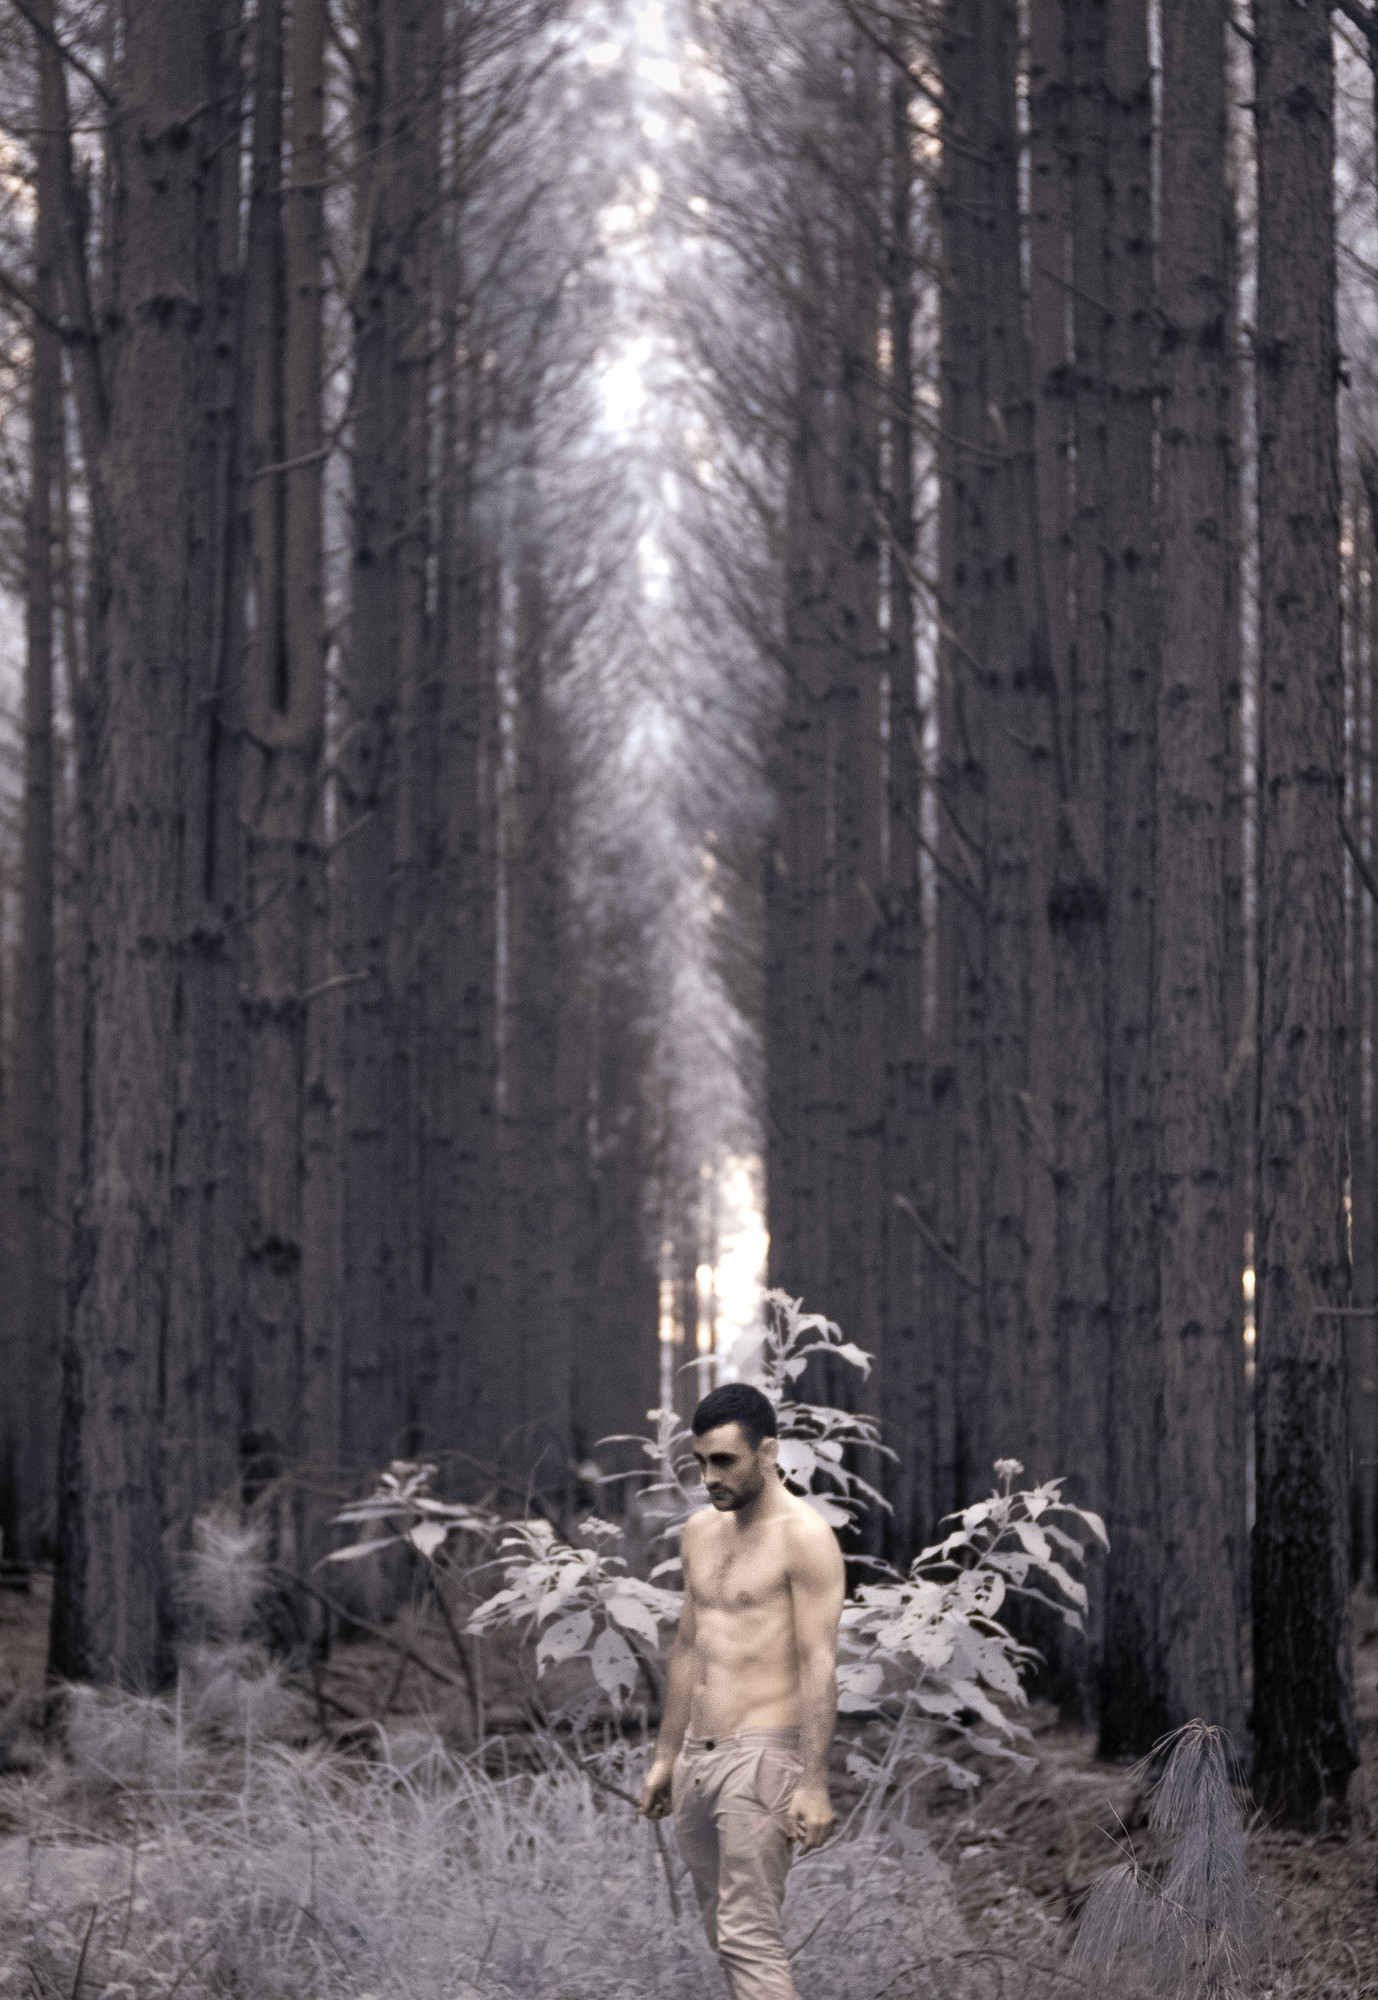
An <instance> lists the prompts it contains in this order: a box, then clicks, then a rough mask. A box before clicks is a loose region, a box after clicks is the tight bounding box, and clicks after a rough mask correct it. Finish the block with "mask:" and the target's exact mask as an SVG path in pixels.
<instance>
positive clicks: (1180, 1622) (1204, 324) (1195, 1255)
mask: <svg viewBox="0 0 1378 2000" xmlns="http://www.w3.org/2000/svg"><path fill="white" fill-rule="evenodd" d="M1225 33H1226V30H1225V27H1224V24H1223V23H1222V22H1221V21H1220V20H1219V19H1218V18H1217V17H1215V16H1213V15H1211V13H1210V12H1209V11H1203V10H1202V9H1201V8H1199V7H1195V6H1193V5H1192V4H1191V0H1165V4H1164V6H1163V10H1162V34H1163V42H1162V51H1163V56H1162V59H1163V114H1162V156H1161V183H1160V185H1161V197H1160V198H1161V203H1162V223H1161V235H1162V250H1161V270H1160V279H1159V312H1160V323H1161V329H1162V331H1161V341H1162V353H1161V359H1160V367H1159V380H1160V383H1161V385H1162V387H1161V395H1162V412H1163V414H1162V432H1161V444H1160V458H1159V488H1158V508H1159V515H1158V550H1159V606H1160V614H1159V615H1160V619H1161V625H1160V636H1161V643H1162V659H1163V678H1162V686H1161V689H1160V693H1159V702H1158V719H1157V727H1158V756H1159V760H1160V778H1159V793H1158V823H1157V842H1158V846H1157V867H1156V876H1155V883H1156V910H1155V929H1156V951H1157V981H1156V988H1155V1020H1154V1053H1155V1058H1156V1060H1155V1064H1154V1071H1155V1076H1154V1081H1155V1086H1156V1092H1157V1147H1158V1171H1157V1188H1158V1195H1157V1212H1158V1273H1159V1287H1160V1312H1161V1329H1162V1332H1161V1338H1162V1358H1163V1391H1164V1409H1163V1470H1162V1476H1161V1478H1160V1482H1159V1491H1160V1496H1161V1500H1160V1504H1161V1508H1162V1517H1161V1527H1160V1537H1161V1541H1162V1543H1163V1546H1164V1547H1165V1548H1166V1549H1167V1550H1169V1551H1170V1552H1171V1559H1170V1560H1169V1561H1168V1562H1166V1563H1165V1564H1164V1567H1163V1577H1162V1592H1163V1596H1162V1601H1161V1608H1160V1613H1159V1616H1160V1621H1161V1632H1162V1640H1161V1644H1162V1672H1163V1676H1164V1689H1163V1699H1164V1703H1165V1706H1166V1709H1167V1714H1168V1718H1169V1720H1170V1721H1171V1722H1172V1723H1173V1724H1174V1725H1175V1724H1178V1723H1182V1722H1187V1721H1190V1720H1191V1719H1192V1718H1193V1717H1200V1718H1202V1719H1203V1720H1205V1721H1207V1722H1213V1723H1215V1724H1217V1725H1218V1726H1219V1727H1221V1728H1224V1729H1227V1730H1229V1731H1230V1733H1231V1735H1232V1736H1233V1738H1234V1740H1235V1741H1236V1742H1242V1741H1243V1731H1244V1721H1245V1717H1244V1676H1243V1659H1242V1649H1241V1639H1242V1633H1243V1618H1244V1611H1245V1560H1244V1436H1243V1410H1244V1398H1243V1390H1244V1353H1243V1344H1242V1342H1241V1340H1240V1328H1239V1304H1238V1293H1239V1282H1238V1266H1239V1261H1240V1259H1239V1245H1238V1244H1237V1243H1235V1242H1234V1241H1233V1222H1234V1218H1235V1205H1234V1201H1233V1190H1234V1180H1235V1175H1236V1173H1237V1172H1238V1165H1237V1157H1238V1154H1237V1145H1236V1143H1235V1137H1234V1135H1233V1133H1232V1132H1231V1129H1230V1115H1229V1113H1230V1104H1229V1093H1228V1082H1227V1077H1228V1070H1229V1065H1230V1058H1231V1055H1232V1053H1233V1051H1232V1049H1231V1046H1230V1039H1229V1025H1228V1022H1227V1020H1226V1014H1225V999H1226V983H1227V979H1228V977H1229V973H1228V968H1227V965H1226V950H1227V935H1228V934H1227V923H1226V908H1225V884H1226V873H1227V869H1228V855H1227V851H1226V840H1227V838H1228V832H1229V826H1228V817H1227V791H1228V786H1229V783H1230V776H1229V769H1228V763H1229V755H1230V747H1231V730H1230V726H1229V714H1228V704H1229V701H1230V698H1231V689H1230V687H1229V685H1228V675H1229V667H1230V661H1231V657H1232V651H1233V649H1232V645H1231V629H1232V626H1233V624H1234V621H1235V619H1236V617H1237V615H1238V606H1237V602H1236V593H1235V589H1234V577H1233V573H1232V562H1233V553H1234V550H1233V541H1234V537H1233V535H1232V534H1231V532H1230V509H1231V497H1232V486H1233V475H1232V467H1231V456H1232V446H1233V436H1234V413H1233V390H1234V356H1233V352H1232V342H1231V337H1230V334H1231V314H1232V298H1231V287H1230V276H1231V259H1230V235H1231V215H1230V207H1231V202H1230V192H1229V187H1228V183H1227V179H1226V170H1225V169H1226V157H1225V149H1226V139H1227V133H1226V120H1225Z"/></svg>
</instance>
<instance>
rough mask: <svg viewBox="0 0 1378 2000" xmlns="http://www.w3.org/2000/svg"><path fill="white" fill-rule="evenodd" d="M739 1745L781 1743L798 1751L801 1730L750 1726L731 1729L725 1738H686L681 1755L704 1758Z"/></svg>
mask: <svg viewBox="0 0 1378 2000" xmlns="http://www.w3.org/2000/svg"><path fill="white" fill-rule="evenodd" d="M738 1743H779V1744H781V1745H782V1746H785V1745H787V1746H788V1747H789V1748H790V1749H797V1747H798V1744H799V1730H798V1728H797V1727H794V1728H789V1729H757V1728H754V1727H752V1726H750V1725H748V1726H747V1727H746V1728H743V1729H729V1730H728V1732H727V1734H726V1735H725V1736H686V1737H685V1739H684V1742H683V1745H682V1746H681V1755H683V1756H686V1757H698V1756H703V1755H705V1754H707V1753H709V1752H711V1751H713V1750H727V1749H730V1748H732V1746H733V1745H734V1744H738Z"/></svg>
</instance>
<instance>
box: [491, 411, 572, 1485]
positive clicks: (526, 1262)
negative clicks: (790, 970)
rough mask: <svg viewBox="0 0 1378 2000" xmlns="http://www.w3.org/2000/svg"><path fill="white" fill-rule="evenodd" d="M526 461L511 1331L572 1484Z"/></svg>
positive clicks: (521, 1373) (542, 642) (546, 658)
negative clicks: (559, 1283) (555, 1210)
mask: <svg viewBox="0 0 1378 2000" xmlns="http://www.w3.org/2000/svg"><path fill="white" fill-rule="evenodd" d="M521 435H522V436H523V442H522V444H521V446H520V448H519V462H518V466H517V470H516V479H517V482H518V491H517V496H516V504H515V509H514V511H515V516H516V519H515V523H514V534H515V540H516V547H515V551H514V560H515V566H516V577H515V590H516V604H515V619H514V630H513V642H514V657H513V662H512V709H511V731H512V745H511V759H512V763H511V791H510V795H509V798H508V802H507V803H508V816H507V843H506V846H507V854H506V860H507V867H506V888H507V895H506V906H507V978H506V1008H505V1015H506V1021H505V1031H504V1037H503V1058H502V1062H503V1124H504V1128H505V1132H504V1153H505V1164H506V1173H505V1175H504V1186H503V1199H504V1205H505V1210H506V1223H507V1230H508V1248H507V1256H506V1260H505V1261H506V1266H507V1282H508V1295H507V1301H506V1305H507V1311H506V1315H505V1333H504V1337H505V1341H506V1344H507V1349H508V1353H509V1356H510V1357H511V1361H512V1363H514V1364H515V1367H516V1371H517V1375H518V1381H519V1398H518V1403H517V1410H516V1415H517V1417H518V1421H519V1422H520V1423H521V1425H522V1427H523V1434H522V1441H521V1446H520V1450H519V1452H518V1454H517V1457H518V1458H519V1459H524V1460H525V1461H526V1462H527V1463H528V1464H529V1465H530V1466H531V1467H532V1468H533V1473H532V1476H533V1477H534V1476H537V1475H536V1473H535V1470H534V1468H536V1467H537V1466H539V1479H540V1483H541V1485H542V1486H543V1487H555V1488H559V1487H560V1486H561V1485H562V1483H563V1481H564V1479H565V1473H566V1466H567V1463H568V1457H569V1442H570V1438H569V1422H570V1394H571V1368H572V1365H573V1355H572V1353H571V1350H570V1347H569V1342H568V1333H567V1328H566V1326H565V1325H564V1323H563V1321H562V1320H561V1319H560V1318H559V1315H558V1313H557V1311H556V1301H555V1272H554V1268H553V1264H552V1261H551V1260H552V1252H553V1249H554V1243H553V1238H552V1234H551V1228H550V1219H551V1214H552V1200H553V1195H554V1187H553V1181H552V1168H553V1164H554V1158H555V1141H556V1106H557V1098H556V1067H557V1058H558V1052H559V1027H560V1011H561V1009H560V996H561V991H562V986H563V982H564V978H565V976H566V975H567V968H566V967H565V966H564V965H563V964H562V961H561V957H560V936H559V905H560V898H559V894H558V882H557V869H558V861H557V818H556V814H557V800H556V783H555V779H556V768H557V767H556V746H555V741H554V726H555V719H554V715H553V713H552V708H551V698H550V688H549V679H550V674H551V665H552V658H551V655H552V649H553V634H552V631H551V620H550V602H549V597H548V593H547V587H546V580H545V577H544V575H543V573H542V560H543V557H542V537H541V533H540V521H539V514H538V492H537V467H536V464H535V438H534V435H533V434H532V430H531V426H530V425H529V424H527V425H524V426H523V427H522V433H521Z"/></svg>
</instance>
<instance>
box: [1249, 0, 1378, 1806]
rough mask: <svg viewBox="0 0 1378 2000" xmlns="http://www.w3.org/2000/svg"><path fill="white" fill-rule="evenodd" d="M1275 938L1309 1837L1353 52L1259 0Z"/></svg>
mask: <svg viewBox="0 0 1378 2000" xmlns="http://www.w3.org/2000/svg"><path fill="white" fill-rule="evenodd" d="M1253 32H1254V60H1255V107H1256V109H1255V116H1256V121H1257V132H1258V208H1259V273H1258V334H1257V356H1258V360H1257V368H1258V428H1259V573H1260V577H1261V580H1262V588H1261V594H1260V633H1259V639H1260V657H1261V672H1260V679H1261V688H1260V763H1259V839H1260V850H1261V852H1260V922H1259V932H1260V935H1259V994H1258V1009H1259V1027H1258V1106H1259V1110H1258V1166H1257V1193H1256V1199H1257V1204H1258V1212H1257V1223H1256V1238H1255V1241H1256V1263H1257V1285H1258V1290H1257V1312H1258V1376H1257V1405H1256V1421H1257V1432H1256V1451H1257V1496H1258V1498H1257V1515H1256V1521H1255V1528H1254V1548H1253V1620H1254V1732H1255V1767H1254V1783H1255V1787H1256V1789H1257V1791H1258V1793H1259V1795H1260V1797H1261V1798H1262V1799H1263V1800H1264V1801H1265V1802H1266V1803H1267V1804H1268V1805H1269V1806H1270V1807H1271V1808H1272V1809H1273V1810H1274V1811H1275V1812H1276V1813H1278V1814H1279V1815H1280V1816H1281V1817H1282V1818H1284V1819H1285V1820H1287V1821H1289V1822H1291V1823H1293V1824H1300V1825H1304V1824H1314V1823H1317V1822H1318V1821H1321V1820H1323V1819H1324V1817H1325V1816H1326V1814H1327V1813H1333V1812H1335V1811H1337V1810H1339V1809H1341V1808H1342V1807H1343V1802H1344V1797H1345V1792H1346V1789H1347V1787H1348V1783H1349V1777H1350V1773H1351V1772H1352V1771H1353V1769H1354V1768H1355V1765H1356V1763H1357V1761H1358V1755H1357V1747H1356V1738H1355V1721H1354V1692H1353V1664H1352V1658H1351V1648H1350V1631H1349V1492H1348V1485H1349V1480H1348V1439H1347V1435H1346V1396H1345V1367H1344V1361H1345V1331H1344V1328H1345V1321H1344V1313H1345V1309H1346V1307H1347V1306H1348V1303H1349V1271H1348V1257H1347V1254H1346V1247H1345V1225H1344V1186H1345V1169H1346V1161H1345V1076H1344V896H1343V880H1344V869H1343V864H1342V860H1341V853H1342V849H1341V834H1340V825H1339V814H1340V811H1341V807H1342V794H1341V787H1342V784H1343V768H1344V767H1343V689H1342V663H1341V658H1340V596H1339V469H1338V465H1339V451H1338V437H1337V426H1336V407H1335V396H1336V381H1337V374H1338V350H1337V346H1336V332H1335V234H1334V215H1333V189H1332V168H1333V159H1334V57H1333V52H1332V49H1331V43H1330V22H1329V17H1328V15H1327V14H1326V13H1325V12H1324V11H1320V12H1316V11H1314V10H1313V11H1310V12H1307V11H1305V10H1303V9H1300V8H1297V7H1295V6H1293V5H1291V4H1290V0H1254V8H1253Z"/></svg>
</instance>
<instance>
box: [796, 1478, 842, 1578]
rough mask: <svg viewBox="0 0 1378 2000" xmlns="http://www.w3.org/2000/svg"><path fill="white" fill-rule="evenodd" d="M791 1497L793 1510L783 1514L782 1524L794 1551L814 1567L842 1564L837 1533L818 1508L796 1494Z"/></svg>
mask: <svg viewBox="0 0 1378 2000" xmlns="http://www.w3.org/2000/svg"><path fill="white" fill-rule="evenodd" d="M788 1497H789V1501H790V1510H789V1513H788V1514H787V1515H786V1516H785V1517H784V1521H783V1526H784V1530H785V1535H786V1538H787V1540H788V1543H789V1547H790V1551H791V1554H792V1555H796V1556H798V1558H799V1559H800V1560H802V1561H804V1562H807V1563H809V1564H810V1565H811V1566H812V1565H817V1564H826V1565H828V1566H829V1567H831V1566H833V1565H837V1566H838V1567H840V1566H841V1563H842V1551H841V1549H840V1548H839V1547H838V1543H837V1536H836V1535H835V1534H834V1533H833V1531H832V1529H831V1528H830V1527H829V1526H828V1524H827V1522H826V1521H825V1520H824V1519H823V1516H822V1515H821V1514H820V1513H819V1511H818V1509H817V1508H816V1507H811V1506H810V1505H809V1503H808V1501H807V1500H801V1499H800V1498H799V1496H798V1495H797V1494H795V1493H791V1494H790V1495H789V1496H788Z"/></svg>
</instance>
